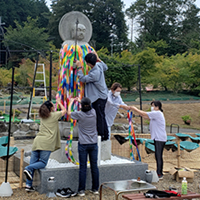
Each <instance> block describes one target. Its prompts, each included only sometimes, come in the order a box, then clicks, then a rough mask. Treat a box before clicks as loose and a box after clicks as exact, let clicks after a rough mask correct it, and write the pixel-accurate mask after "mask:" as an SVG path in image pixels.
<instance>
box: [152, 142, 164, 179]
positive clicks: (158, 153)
mask: <svg viewBox="0 0 200 200" xmlns="http://www.w3.org/2000/svg"><path fill="white" fill-rule="evenodd" d="M154 145H155V158H156V163H157V174H158V175H163V150H164V146H165V142H161V141H156V140H154Z"/></svg>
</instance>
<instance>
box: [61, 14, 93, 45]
mask: <svg viewBox="0 0 200 200" xmlns="http://www.w3.org/2000/svg"><path fill="white" fill-rule="evenodd" d="M77 20H78V22H79V23H78V29H77V38H76V22H77ZM59 34H60V37H61V38H62V40H63V41H64V43H66V44H71V43H72V44H74V40H75V38H76V39H77V42H78V43H79V44H80V43H88V42H89V41H90V38H91V37H92V24H91V22H90V20H89V19H88V17H87V16H86V15H84V14H83V13H81V12H78V11H72V12H69V13H66V14H65V15H64V16H63V17H62V18H61V20H60V22H59ZM70 40H71V43H70ZM64 43H63V44H64Z"/></svg>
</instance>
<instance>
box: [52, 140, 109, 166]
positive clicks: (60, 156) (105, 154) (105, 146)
mask: <svg viewBox="0 0 200 200" xmlns="http://www.w3.org/2000/svg"><path fill="white" fill-rule="evenodd" d="M65 146H66V140H61V148H60V149H58V150H57V151H54V152H53V153H51V155H50V158H51V159H54V160H57V161H58V162H60V163H66V162H69V160H68V159H67V156H66V155H65ZM72 153H73V156H74V158H75V160H77V161H78V160H79V159H78V141H72ZM110 159H111V140H107V141H103V142H101V160H110Z"/></svg>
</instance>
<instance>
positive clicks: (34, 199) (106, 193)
mask: <svg viewBox="0 0 200 200" xmlns="http://www.w3.org/2000/svg"><path fill="white" fill-rule="evenodd" d="M152 184H153V185H155V186H156V188H157V189H158V190H166V189H168V188H169V187H173V188H176V189H178V190H180V189H181V183H180V182H176V181H175V180H174V179H173V176H172V175H170V174H169V173H166V174H165V175H164V178H163V180H160V181H159V182H158V183H152ZM199 184H200V171H199V170H198V171H196V172H194V181H193V182H192V183H188V190H189V191H192V192H197V193H199V192H200V189H199ZM0 199H5V200H6V199H11V200H43V199H58V200H59V199H60V200H61V199H63V198H61V197H56V198H47V197H46V194H39V193H38V192H26V191H25V190H24V188H23V189H14V190H13V195H12V196H11V197H9V198H8V197H5V198H0ZM70 199H72V200H73V199H74V200H81V199H83V200H97V199H99V196H98V195H93V194H91V193H90V192H89V191H86V196H85V197H78V196H76V197H71V198H70ZM114 199H115V197H114V192H113V191H111V190H108V189H103V200H114ZM119 199H123V198H122V196H121V195H120V198H119Z"/></svg>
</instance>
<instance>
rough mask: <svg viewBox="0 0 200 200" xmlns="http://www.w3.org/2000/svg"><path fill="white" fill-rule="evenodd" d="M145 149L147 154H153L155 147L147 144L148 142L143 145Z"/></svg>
mask: <svg viewBox="0 0 200 200" xmlns="http://www.w3.org/2000/svg"><path fill="white" fill-rule="evenodd" d="M145 149H146V152H147V153H153V152H155V146H154V145H153V144H151V143H148V142H146V143H145Z"/></svg>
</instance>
